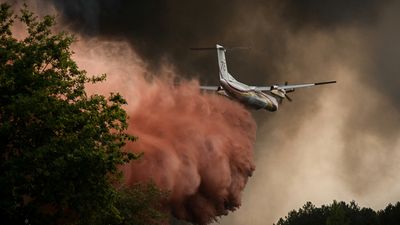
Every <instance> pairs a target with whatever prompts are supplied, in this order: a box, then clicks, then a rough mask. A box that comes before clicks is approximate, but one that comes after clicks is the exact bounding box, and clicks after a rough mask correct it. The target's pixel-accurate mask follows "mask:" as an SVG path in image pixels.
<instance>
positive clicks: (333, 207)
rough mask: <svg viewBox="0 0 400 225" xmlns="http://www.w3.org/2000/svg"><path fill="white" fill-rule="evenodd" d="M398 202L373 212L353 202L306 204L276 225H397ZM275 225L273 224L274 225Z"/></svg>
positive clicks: (398, 218)
mask: <svg viewBox="0 0 400 225" xmlns="http://www.w3.org/2000/svg"><path fill="white" fill-rule="evenodd" d="M399 224H400V202H397V203H396V204H395V205H392V204H389V205H388V206H387V207H386V208H385V209H383V210H379V211H374V210H373V209H371V208H360V207H359V206H358V205H357V204H356V203H355V202H354V201H353V202H350V204H347V203H345V202H337V201H333V203H332V204H330V205H322V206H321V207H315V205H313V204H312V203H311V202H307V203H306V204H305V205H304V206H303V207H302V208H300V209H299V210H297V211H296V210H293V211H291V212H289V214H288V215H287V216H286V217H285V218H280V219H279V221H278V223H277V224H276V225H399ZM274 225H275V224H274Z"/></svg>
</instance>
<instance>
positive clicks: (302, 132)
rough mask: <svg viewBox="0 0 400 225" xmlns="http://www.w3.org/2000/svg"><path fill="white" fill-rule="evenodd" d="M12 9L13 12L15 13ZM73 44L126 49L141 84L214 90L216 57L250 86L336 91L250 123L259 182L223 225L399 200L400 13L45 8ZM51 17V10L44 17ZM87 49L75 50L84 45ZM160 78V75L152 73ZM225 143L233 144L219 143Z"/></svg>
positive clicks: (389, 8)
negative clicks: (184, 83) (139, 70)
mask: <svg viewBox="0 0 400 225" xmlns="http://www.w3.org/2000/svg"><path fill="white" fill-rule="evenodd" d="M11 2H12V1H11ZM34 5H35V7H36V8H37V9H39V11H41V12H44V13H46V12H49V11H50V12H53V11H51V10H55V11H56V12H57V13H56V14H57V19H58V20H59V21H60V23H61V24H62V25H63V27H64V28H67V29H68V30H71V31H73V32H75V33H77V34H78V35H79V37H81V39H82V40H83V39H91V38H97V39H101V40H106V41H110V42H121V43H125V44H126V46H127V48H130V49H131V50H132V51H133V52H134V54H135V56H136V58H139V59H140V61H141V63H143V64H145V70H146V73H151V74H156V75H157V74H163V72H162V71H164V70H165V68H166V67H168V68H173V71H174V74H175V76H176V77H178V78H181V79H195V80H198V81H199V82H200V83H201V84H206V85H215V84H217V82H218V71H217V63H216V54H214V53H213V52H191V51H190V50H189V48H190V47H209V46H214V45H215V44H217V43H218V44H221V45H224V46H226V47H229V46H249V47H251V50H250V51H232V52H228V53H227V66H228V70H229V71H230V73H231V74H232V75H233V76H235V78H237V79H238V80H240V81H242V82H244V83H248V84H251V85H270V84H275V83H277V84H281V83H284V82H285V81H288V82H289V83H306V82H318V81H326V80H337V82H338V83H337V84H335V85H326V86H319V87H315V88H312V89H303V90H296V91H295V92H293V93H290V96H291V97H292V98H293V100H294V101H293V102H284V103H283V105H282V106H281V107H280V108H279V110H278V111H277V112H274V113H271V112H265V111H252V112H251V113H252V117H253V118H254V120H255V121H256V124H257V137H256V140H255V142H254V164H255V171H254V173H253V175H252V177H251V178H250V179H249V181H248V184H247V186H246V187H245V189H244V193H243V196H242V202H241V204H242V205H241V207H240V208H239V209H238V210H236V211H235V212H233V213H230V214H229V215H228V216H223V217H221V218H220V219H219V223H220V224H223V225H225V224H234V225H236V224H254V225H258V224H272V223H274V222H276V221H277V220H278V219H279V218H280V217H284V216H285V215H287V213H288V212H289V211H290V210H292V209H297V208H299V207H301V206H302V205H303V204H305V202H306V201H312V202H313V203H315V204H317V205H321V204H328V203H330V202H332V201H333V200H334V199H336V200H345V201H351V200H355V201H356V202H358V203H359V204H360V205H361V206H364V207H372V208H374V209H381V208H383V207H385V206H386V205H387V204H388V203H393V202H397V201H398V200H399V197H400V182H399V180H400V175H399V173H398V171H399V165H400V132H399V131H400V92H399V91H398V90H399V88H398V87H399V86H400V76H399V72H400V63H398V59H399V58H400V45H398V44H397V42H398V40H400V29H399V26H400V24H399V21H400V15H399V14H398V12H399V10H400V3H399V2H398V1H397V2H396V1H391V0H386V1H377V0H368V1H356V0H350V1H345V0H337V1H333V0H328V1H317V0H302V1H289V0H283V1H278V0H269V1H238V0H234V1H227V0H219V1H210V0H206V1H183V0H170V1H165V0H164V1H153V0H150V1H142V2H139V1H137V2H135V1H123V0H115V1H112V0H86V1H84V0H76V1H61V0H52V1H50V0H41V1H36V2H35V4H34ZM46 9H48V10H46ZM82 42H83V41H82ZM160 71H161V72H160ZM226 135H229V134H226Z"/></svg>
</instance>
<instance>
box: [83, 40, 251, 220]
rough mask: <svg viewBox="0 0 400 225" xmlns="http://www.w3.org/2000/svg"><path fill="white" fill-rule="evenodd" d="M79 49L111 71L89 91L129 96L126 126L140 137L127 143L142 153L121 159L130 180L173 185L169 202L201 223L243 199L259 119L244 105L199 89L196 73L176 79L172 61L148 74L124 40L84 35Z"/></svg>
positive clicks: (89, 62) (94, 66) (95, 67)
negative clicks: (193, 78) (135, 157)
mask: <svg viewBox="0 0 400 225" xmlns="http://www.w3.org/2000/svg"><path fill="white" fill-rule="evenodd" d="M75 49H76V60H77V62H78V64H79V65H80V66H82V68H87V70H88V72H91V73H98V72H107V73H108V75H109V77H108V82H107V83H106V86H103V85H101V86H90V87H88V88H89V89H90V90H91V92H99V90H101V91H100V92H101V93H104V92H105V93H107V92H109V91H119V92H120V93H122V94H123V95H124V96H125V97H126V98H127V99H128V107H127V111H128V113H129V117H130V119H129V132H130V133H132V134H134V135H136V136H138V140H137V141H136V142H134V143H129V144H128V146H127V148H128V149H131V150H133V151H135V152H137V153H140V152H142V153H144V155H143V156H142V158H141V159H140V160H139V162H137V161H134V162H132V163H130V164H129V165H127V166H124V167H123V169H122V170H123V172H124V175H125V176H124V179H125V183H126V184H127V185H132V184H134V183H137V182H148V181H153V182H154V183H155V184H157V185H158V186H159V187H160V188H162V189H163V190H166V191H169V192H170V195H169V198H168V201H167V203H166V205H167V210H169V211H170V212H171V213H172V214H173V215H174V216H175V217H176V218H178V219H182V220H186V221H191V222H195V223H196V224H207V223H209V222H211V221H212V220H214V219H215V218H216V217H217V216H221V215H226V214H227V213H228V211H229V210H235V209H236V208H237V207H239V206H240V204H241V197H240V195H241V192H242V190H243V189H244V187H245V184H246V182H247V179H248V177H249V176H251V174H252V172H253V170H254V162H253V150H252V149H253V143H254V141H255V123H254V121H253V119H252V118H251V114H250V113H249V112H248V111H247V110H246V109H244V108H243V107H242V106H241V105H239V104H238V103H235V102H232V101H229V100H227V99H226V98H224V97H219V96H215V95H210V94H202V93H200V91H199V85H198V82H196V81H186V80H181V82H179V84H176V82H174V79H173V78H174V77H175V76H177V75H176V74H175V72H174V71H173V69H172V68H164V69H163V74H162V75H159V76H158V77H155V76H154V75H149V74H148V73H147V72H146V69H145V67H146V66H145V64H144V63H143V62H142V61H141V60H140V59H138V57H137V55H135V54H134V52H133V51H131V50H129V46H127V45H126V44H125V43H115V42H104V41H103V42H102V41H96V40H92V41H89V42H86V41H84V40H82V41H80V42H78V43H77V46H75ZM146 78H147V79H146Z"/></svg>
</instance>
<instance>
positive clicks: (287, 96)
mask: <svg viewBox="0 0 400 225" xmlns="http://www.w3.org/2000/svg"><path fill="white" fill-rule="evenodd" d="M285 97H286V98H287V100H289V102H291V101H293V100H292V99H291V98H290V97H289V95H287V94H285Z"/></svg>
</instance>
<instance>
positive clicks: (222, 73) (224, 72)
mask: <svg viewBox="0 0 400 225" xmlns="http://www.w3.org/2000/svg"><path fill="white" fill-rule="evenodd" d="M216 48H217V54H218V67H219V79H225V80H232V81H235V78H233V77H232V76H231V75H230V74H229V72H228V68H227V66H226V58H225V52H226V49H225V48H224V47H223V46H221V45H218V44H217V45H216Z"/></svg>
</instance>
